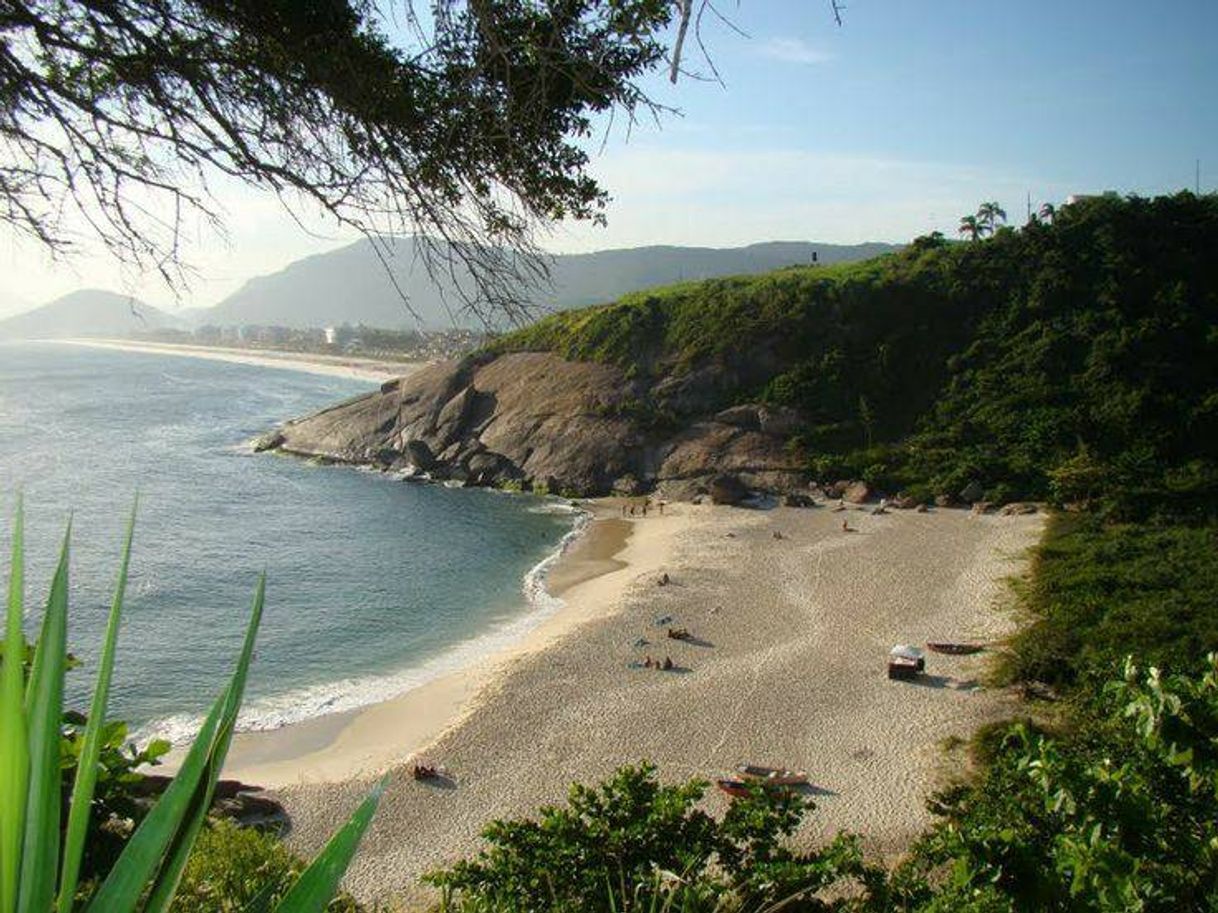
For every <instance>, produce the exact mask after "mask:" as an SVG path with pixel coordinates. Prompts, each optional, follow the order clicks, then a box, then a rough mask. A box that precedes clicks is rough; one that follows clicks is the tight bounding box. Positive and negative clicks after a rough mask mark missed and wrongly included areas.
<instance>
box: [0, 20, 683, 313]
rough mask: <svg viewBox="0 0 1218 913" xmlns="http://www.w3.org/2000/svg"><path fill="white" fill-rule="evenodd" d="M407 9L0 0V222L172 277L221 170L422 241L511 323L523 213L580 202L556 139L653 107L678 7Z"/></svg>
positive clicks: (589, 191)
mask: <svg viewBox="0 0 1218 913" xmlns="http://www.w3.org/2000/svg"><path fill="white" fill-rule="evenodd" d="M428 6H429V10H428V14H427V15H422V14H419V13H417V11H416V9H415V7H414V5H413V4H410V3H407V5H406V10H405V12H404V13H399V14H398V20H399V21H397V22H387V21H386V20H385V19H384V18H383V17H382V16H381V15H380V13H379V12H378V7H377V4H375V3H374V2H373V0H75V2H71V3H64V2H62V0H26V2H20V3H18V2H3V3H0V99H2V100H0V140H2V142H3V148H4V156H3V158H2V159H0V222H4V223H6V224H7V225H9V226H10V227H11V228H13V229H15V230H16V231H17V232H19V233H21V234H24V235H26V236H29V237H32V238H34V239H36V240H37V241H38V242H41V243H42V244H44V245H46V246H47V247H49V248H51V249H52V250H53V251H56V252H63V251H66V250H69V249H70V248H71V247H72V246H73V235H74V233H76V231H77V229H78V228H79V227H80V225H81V224H82V222H83V224H84V225H86V226H87V227H88V229H89V231H90V232H91V233H92V234H94V235H96V236H97V237H99V238H100V239H101V241H102V242H103V243H104V244H105V245H106V247H107V248H108V249H109V250H110V251H111V252H113V253H114V254H115V255H117V256H118V257H120V258H121V259H122V260H123V261H125V262H127V263H129V264H132V265H134V266H136V267H138V268H140V269H148V268H151V269H155V270H158V271H160V273H161V274H162V276H164V278H165V279H166V280H167V281H169V282H170V283H171V284H179V283H180V282H181V281H182V280H183V279H184V278H185V276H184V273H183V271H182V267H181V260H180V256H179V254H180V249H181V239H182V233H183V229H184V226H185V224H186V220H187V218H188V217H191V216H201V217H202V218H203V219H204V220H205V221H207V222H210V223H212V224H213V225H216V226H219V225H220V220H219V216H218V213H217V211H216V205H215V201H214V198H213V196H212V195H211V192H210V187H209V182H211V183H214V181H215V179H216V176H217V175H224V176H227V177H228V178H232V179H236V180H237V181H240V182H244V183H246V184H249V185H252V186H254V187H256V188H260V189H264V190H268V191H271V192H273V193H275V194H277V195H279V197H280V199H282V200H283V201H284V202H285V205H288V206H289V208H290V209H292V210H293V212H296V211H298V210H299V208H300V207H301V206H302V205H312V206H314V207H316V208H319V209H320V210H322V211H323V212H325V213H328V214H329V215H330V216H331V217H333V218H334V219H336V220H337V221H338V223H339V224H340V225H343V226H346V227H348V228H354V229H356V230H358V231H360V232H362V233H364V234H366V235H369V236H371V237H378V236H381V235H393V234H401V233H406V232H411V233H417V234H419V235H422V236H424V237H425V238H426V239H428V242H429V243H428V244H427V253H428V254H430V255H433V256H435V255H438V262H439V263H440V264H441V265H442V266H443V267H444V270H445V272H447V273H450V274H452V276H453V278H464V279H465V280H466V281H465V283H464V284H463V285H462V288H463V289H466V290H473V289H476V291H477V292H478V296H477V298H478V301H479V302H480V304H479V307H480V308H481V310H480V313H483V314H489V313H490V312H492V311H493V310H494V309H496V308H498V309H499V310H500V311H504V310H506V311H507V313H508V314H509V315H514V316H519V315H520V310H519V299H520V296H519V292H518V286H519V284H520V283H521V282H522V281H533V280H536V279H538V278H540V276H541V275H542V274H543V273H544V266H543V265H542V264H541V262H540V261H539V260H538V259H537V258H536V257H535V256H532V255H534V254H536V252H537V251H536V247H535V245H534V234H535V230H536V228H537V226H538V225H539V224H541V223H544V222H546V221H550V220H557V219H563V218H574V219H592V220H598V219H601V218H603V213H602V210H603V207H604V204H605V202H606V195H605V193H604V191H603V190H602V189H601V188H600V187H599V186H598V185H597V184H596V182H595V181H594V180H593V179H592V178H591V177H590V176H589V175H588V173H587V171H586V166H587V163H588V155H587V153H586V152H584V151H583V149H582V148H581V147H580V145H579V141H580V140H581V139H583V138H585V137H586V136H588V134H589V133H590V132H591V130H592V127H593V118H594V117H596V116H597V115H600V114H611V113H613V112H619V113H622V114H624V115H625V116H626V117H628V118H634V117H635V116H637V115H638V114H639V113H641V112H653V113H654V112H657V111H658V110H659V109H658V108H657V106H655V105H653V104H652V103H651V101H650V100H649V99H648V98H647V96H646V95H645V94H644V91H643V89H642V88H641V87H640V84H639V80H640V78H641V77H642V76H644V75H645V74H646V73H648V72H649V71H651V70H652V69H654V68H656V67H657V66H658V65H660V64H661V63H662V62H663V60H664V58H665V45H664V43H663V40H662V38H663V35H664V30H665V29H666V27H667V26H668V25H669V23H670V21H671V20H672V18H673V16H674V13H677V14H683V15H684V16H685V17H687V16H688V8H687V7H688V4H684V5H682V4H678V3H675V2H674V0H625V2H617V0H565V2H561V3H557V2H555V3H546V4H538V3H534V2H529V0H494V2H492V0H472V2H462V0H436V2H435V3H433V4H429V5H428ZM391 31H392V33H393V35H394V37H393V38H391V37H390V34H391ZM382 251H383V248H382ZM435 262H436V261H435V260H429V263H433V264H434V263H435ZM466 303H467V304H471V305H473V304H474V296H473V295H472V293H471V295H470V296H469V298H468V299H467V302H466Z"/></svg>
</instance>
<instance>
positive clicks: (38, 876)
mask: <svg viewBox="0 0 1218 913" xmlns="http://www.w3.org/2000/svg"><path fill="white" fill-rule="evenodd" d="M71 536H72V523H71V521H68V529H67V531H66V532H65V533H64V537H63V546H62V547H61V548H60V551H59V565H58V567H56V568H55V576H54V577H53V578H52V580H51V594H50V596H49V597H48V599H47V609H46V614H45V615H44V616H43V619H42V631H41V633H40V634H39V635H38V647H37V649H36V650H35V651H34V666H33V670H32V671H31V673H30V684H29V688H28V690H27V693H26V701H25V708H26V714H27V715H28V720H29V733H28V740H29V741H28V744H29V758H30V766H29V783H28V789H27V796H26V800H25V826H24V835H23V841H22V847H21V867H20V870H19V871H20V875H19V876H18V877H19V881H20V883H19V886H18V891H17V907H16V909H17V911H18V913H45V911H47V910H49V909H51V905H52V903H53V902H54V898H55V876H56V874H57V872H58V870H59V804H60V773H59V728H60V721H61V720H62V718H63V677H64V664H65V662H66V657H67V652H68V651H67V641H68V558H69V552H70V549H69V542H70V540H71Z"/></svg>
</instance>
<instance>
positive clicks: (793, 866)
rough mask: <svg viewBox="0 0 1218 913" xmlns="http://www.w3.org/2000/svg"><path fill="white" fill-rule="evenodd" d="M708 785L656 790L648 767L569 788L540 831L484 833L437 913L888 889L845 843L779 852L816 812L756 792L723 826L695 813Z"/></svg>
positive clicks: (794, 799)
mask: <svg viewBox="0 0 1218 913" xmlns="http://www.w3.org/2000/svg"><path fill="white" fill-rule="evenodd" d="M708 785H709V784H707V783H706V782H704V781H700V780H693V781H690V782H688V783H684V784H680V785H676V786H667V785H661V784H660V783H659V782H658V781H657V779H656V775H655V768H654V767H652V766H650V765H647V764H644V765H642V766H640V767H624V768H622V769H621V770H619V771H618V772H617V773H616V774H615V775H614V776H613V777H612V778H610V779H609V780H607V781H605V782H604V783H602V784H601V785H600V786H599V787H596V788H589V787H585V786H579V785H576V786H573V787H572V788H571V792H570V796H569V797H568V801H567V805H566V806H565V807H562V808H560V807H554V806H550V807H546V808H543V809H542V810H541V815H540V818H539V819H538V820H537V821H531V820H519V821H493V822H491V823H490V824H489V825H487V827H486V830H485V831H484V832H483V836H484V837H485V839H486V841H487V843H488V844H489V846H488V848H487V849H486V850H485V851H484V852H483V853H482V854H481V855H480V856H479V857H478V858H477V859H476V860H474V861H467V862H459V863H457V864H456V865H455V866H453V867H452V868H450V869H447V870H443V871H439V872H434V873H432V874H430V875H428V876H427V881H429V882H430V883H431V884H434V885H436V886H438V887H440V888H441V890H442V891H443V897H444V900H443V903H442V908H444V909H448V908H451V909H455V910H462V911H464V910H469V911H474V910H479V911H481V910H502V911H524V910H531V911H576V910H579V911H589V913H595V911H603V913H616V911H618V910H661V909H664V910H668V909H674V910H683V911H688V913H693V911H703V910H706V911H710V910H722V911H728V910H756V909H761V908H763V907H766V906H771V905H776V904H778V903H779V902H786V903H787V904H789V905H788V906H784V909H789V910H829V909H833V908H834V907H833V906H832V905H831V904H827V903H822V902H821V901H819V900H816V899H815V898H814V897H813V895H815V894H816V893H817V892H818V891H821V890H823V889H826V888H828V887H830V886H836V887H837V888H838V889H839V890H840V889H842V888H843V887H845V886H847V885H848V886H850V889H851V892H852V893H857V892H859V891H862V890H864V889H865V887H866V886H867V885H868V884H870V883H874V882H878V883H882V882H883V874H882V873H881V872H880V871H878V870H875V869H871V868H869V867H867V866H866V865H865V864H864V863H863V857H862V852H861V850H860V848H859V846H858V843H857V841H855V840H854V839H852V838H849V837H840V838H838V839H836V840H834V841H833V842H832V843H830V844H828V845H827V846H826V847H824V848H822V849H820V850H818V851H817V852H815V853H812V854H807V855H801V854H796V853H794V852H792V851H791V850H789V849H787V848H786V846H785V845H784V843H783V838H785V837H788V836H790V834H791V833H793V832H794V830H795V828H796V826H797V825H798V824H799V822H800V819H801V818H802V816H803V815H804V813H805V812H806V811H807V810H808V809H810V808H811V807H812V806H811V803H809V802H807V801H805V800H804V799H803V798H802V797H800V796H798V795H796V794H795V793H792V792H789V791H788V792H781V791H780V792H770V793H766V792H765V791H764V790H761V789H760V788H759V789H758V790H757V791H756V792H755V793H754V794H753V795H752V796H751V797H749V798H747V799H742V800H739V801H736V802H734V803H733V804H732V807H731V809H730V810H729V811H728V813H727V814H726V815H725V816H724V818H723V820H721V821H719V820H716V819H714V818H712V817H710V816H709V815H707V814H706V813H705V812H703V811H701V810H700V809H698V808H697V804H698V803H699V802H700V801H701V799H702V797H703V795H704V794H705V792H706V788H707V786H708Z"/></svg>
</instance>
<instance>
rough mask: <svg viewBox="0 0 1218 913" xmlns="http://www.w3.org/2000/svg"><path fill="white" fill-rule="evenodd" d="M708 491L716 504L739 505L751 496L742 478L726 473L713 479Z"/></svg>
mask: <svg viewBox="0 0 1218 913" xmlns="http://www.w3.org/2000/svg"><path fill="white" fill-rule="evenodd" d="M707 489H708V491H709V492H710V497H711V502H712V503H714V504H739V503H740V502H741V501H743V500H745V499H746V498H748V496H749V490H748V488H746V487H745V484H744V483H743V482H741V481H740V477H739V476H734V475H732V474H731V473H726V472H725V473H721V474H720V475H717V476H715V477H714V478H713V479H711V480H710V482H709V484H708V485H707Z"/></svg>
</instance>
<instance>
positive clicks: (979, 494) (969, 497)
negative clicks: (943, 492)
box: [960, 479, 985, 504]
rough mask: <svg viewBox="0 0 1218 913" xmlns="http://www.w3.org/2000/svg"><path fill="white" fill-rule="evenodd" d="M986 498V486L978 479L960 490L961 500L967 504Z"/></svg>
mask: <svg viewBox="0 0 1218 913" xmlns="http://www.w3.org/2000/svg"><path fill="white" fill-rule="evenodd" d="M984 497H985V486H984V485H982V484H981V483H980V482H978V481H977V480H976V479H973V481H971V482H969V483H968V484H967V485H965V486H964V487H963V488H962V489H960V500H961V501H963V502H964V503H965V504H972V503H973V502H974V501H980V500H981V499H982V498H984Z"/></svg>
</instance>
